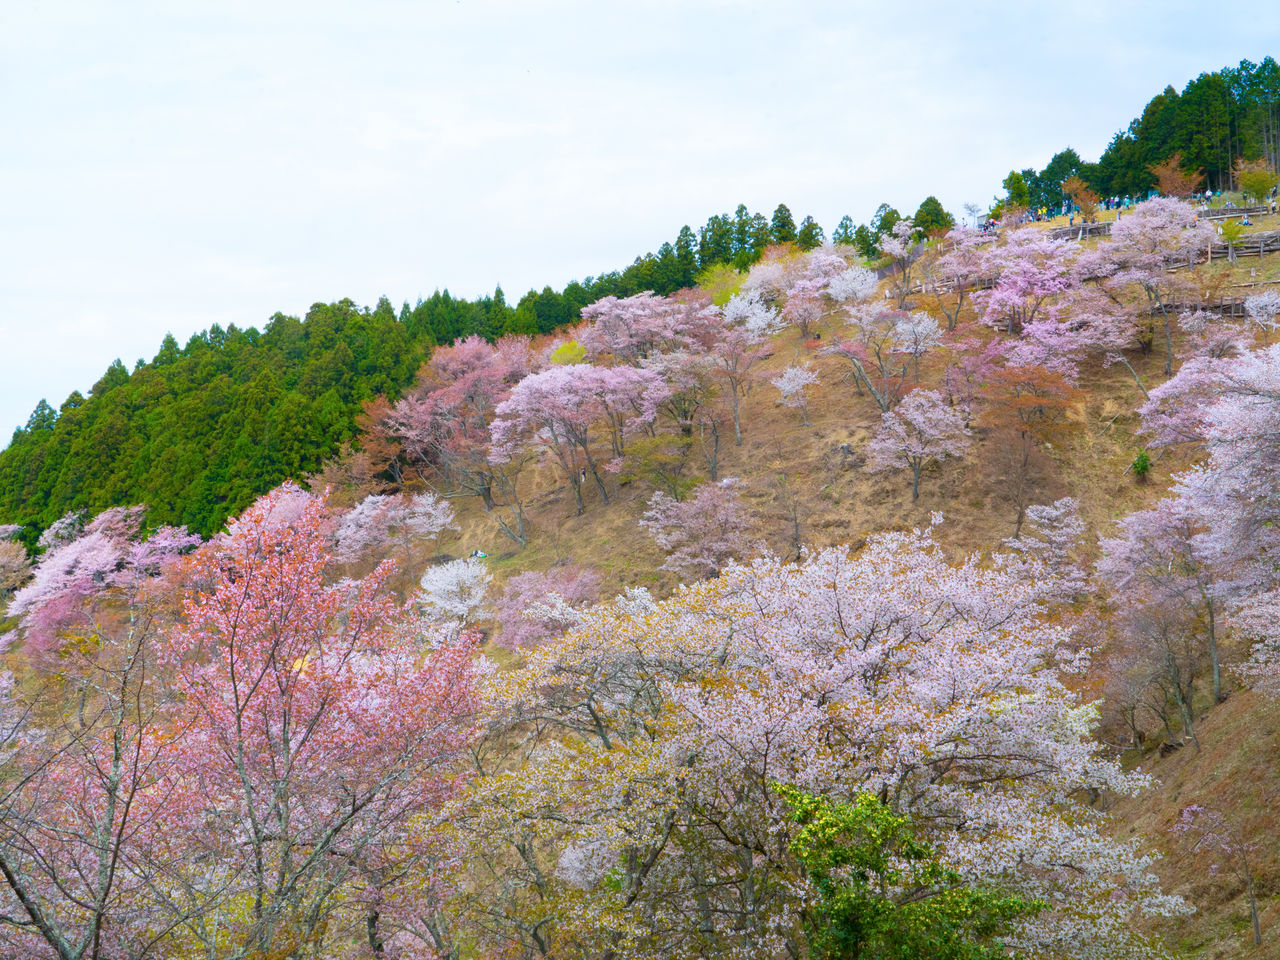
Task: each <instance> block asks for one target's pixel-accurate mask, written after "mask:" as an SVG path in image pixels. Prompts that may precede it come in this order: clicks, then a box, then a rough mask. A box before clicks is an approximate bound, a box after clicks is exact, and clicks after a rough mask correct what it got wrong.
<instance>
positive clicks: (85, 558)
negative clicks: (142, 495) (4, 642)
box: [0, 510, 199, 960]
mask: <svg viewBox="0 0 1280 960" xmlns="http://www.w3.org/2000/svg"><path fill="white" fill-rule="evenodd" d="M130 512H131V511H127V510H111V511H106V512H105V513H104V514H100V515H99V517H98V518H96V519H95V520H94V521H93V522H91V523H90V524H89V525H88V529H87V530H86V531H85V532H83V533H80V532H79V531H80V530H81V527H82V525H81V524H80V523H79V522H78V521H77V522H76V523H75V524H70V525H64V531H65V536H57V537H53V538H50V540H49V541H47V550H46V552H45V554H44V555H43V556H42V557H41V558H40V562H39V564H38V565H37V568H36V576H35V578H34V579H33V581H32V583H31V584H30V585H29V586H28V587H27V588H24V590H22V591H20V602H18V601H16V602H15V604H14V607H13V608H11V610H10V613H12V614H14V615H16V616H17V617H18V618H19V620H18V624H19V625H18V628H17V630H16V631H14V637H15V639H16V640H17V641H18V642H19V643H21V644H22V658H23V661H24V676H23V682H22V683H21V684H9V683H4V684H0V686H3V687H4V689H3V691H0V755H2V756H3V758H4V761H5V773H6V776H5V778H4V783H3V786H2V787H0V950H2V951H3V952H4V953H5V955H11V956H42V957H57V958H59V960H90V958H101V960H105V958H109V957H121V956H128V957H140V958H141V957H147V956H150V955H153V954H155V952H156V951H157V948H158V945H159V944H160V943H161V941H162V940H163V939H164V938H165V937H166V936H167V935H168V934H169V933H170V932H171V931H172V930H173V929H174V927H175V926H176V925H178V924H179V923H180V922H182V920H183V919H185V917H186V911H185V910H179V911H178V912H177V913H174V912H172V911H170V910H169V909H167V908H166V907H165V906H164V905H162V904H160V903H158V902H157V900H156V897H155V891H156V890H157V889H161V888H168V887H171V886H172V885H173V884H175V883H176V882H177V878H176V877H175V876H174V874H173V873H172V871H171V866H172V865H171V864H170V863H169V862H167V861H166V860H164V859H163V858H157V857H155V856H153V854H154V852H155V848H154V847H153V846H152V844H151V842H150V840H151V838H153V837H154V836H155V835H156V829H155V816H154V811H151V810H148V798H149V797H152V796H155V795H160V796H163V795H164V794H165V793H166V785H165V778H166V776H167V774H168V772H169V770H170V760H171V752H172V750H173V748H174V745H175V744H176V743H177V742H178V740H180V738H181V736H182V734H183V730H182V728H181V727H180V726H179V727H176V728H175V727H171V726H169V725H168V723H167V717H166V712H167V710H168V709H169V708H171V706H172V703H173V693H174V692H173V690H172V688H171V686H170V685H169V684H167V683H165V682H164V678H163V676H162V675H161V674H160V673H159V672H158V671H157V669H156V661H157V652H156V647H157V644H158V642H159V635H160V633H161V631H162V630H163V629H164V626H165V622H166V612H165V604H164V603H163V596H164V591H163V589H161V587H162V583H161V581H160V580H159V579H158V577H159V576H160V575H161V574H163V573H165V571H166V570H167V569H168V568H169V567H170V565H171V564H172V563H173V562H174V561H175V560H176V559H177V558H178V557H179V556H180V555H181V554H182V553H184V552H185V551H187V550H189V549H190V548H191V547H192V546H193V545H194V544H195V543H198V542H199V538H197V537H192V536H190V535H189V534H187V533H186V531H185V530H182V529H175V528H172V527H162V528H161V529H160V530H157V531H156V532H155V533H154V534H153V535H152V536H151V537H150V538H149V539H147V540H141V539H138V532H137V523H135V522H132V521H128V522H122V518H124V517H125V516H126V515H128V514H129V513H130ZM132 514H133V519H135V520H136V519H138V518H139V517H140V511H137V510H134V511H132ZM130 537H132V539H129V538H130ZM8 545H9V544H7V543H6V544H0V546H8Z"/></svg>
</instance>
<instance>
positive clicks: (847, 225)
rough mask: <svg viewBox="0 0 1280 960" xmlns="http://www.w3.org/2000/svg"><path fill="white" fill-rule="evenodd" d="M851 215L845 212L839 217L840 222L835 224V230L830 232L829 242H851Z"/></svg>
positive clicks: (852, 228) (852, 240) (852, 239)
mask: <svg viewBox="0 0 1280 960" xmlns="http://www.w3.org/2000/svg"><path fill="white" fill-rule="evenodd" d="M854 229H855V228H854V225H853V217H851V216H849V215H848V214H847V213H846V214H845V215H844V216H843V217H841V218H840V222H839V223H838V224H836V228H835V230H834V231H833V232H832V234H831V242H832V243H839V244H850V245H851V244H853V243H854V238H853V231H854Z"/></svg>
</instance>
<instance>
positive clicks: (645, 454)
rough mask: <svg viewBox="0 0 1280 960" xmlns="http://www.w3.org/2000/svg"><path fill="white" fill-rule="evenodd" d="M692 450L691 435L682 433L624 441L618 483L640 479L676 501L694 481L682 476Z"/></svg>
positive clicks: (686, 491)
mask: <svg viewBox="0 0 1280 960" xmlns="http://www.w3.org/2000/svg"><path fill="white" fill-rule="evenodd" d="M692 449H693V438H692V437H686V436H684V435H675V436H672V435H668V434H662V433H660V434H658V435H657V436H652V437H649V436H640V437H636V438H635V439H634V440H632V441H631V442H630V444H628V448H627V455H626V458H625V461H624V463H623V466H622V469H621V471H620V472H619V473H618V482H619V483H632V482H634V481H636V480H640V481H643V482H645V483H647V484H648V485H649V486H651V487H653V488H654V489H656V490H661V491H662V492H663V493H665V494H667V495H668V496H670V497H674V498H675V499H676V500H683V499H684V498H685V495H686V494H688V492H689V490H690V489H692V487H693V486H694V484H695V483H696V479H695V478H692V477H687V476H685V473H686V472H687V469H688V466H689V453H690V451H691V450H692Z"/></svg>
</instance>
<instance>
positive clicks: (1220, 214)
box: [1200, 206, 1271, 220]
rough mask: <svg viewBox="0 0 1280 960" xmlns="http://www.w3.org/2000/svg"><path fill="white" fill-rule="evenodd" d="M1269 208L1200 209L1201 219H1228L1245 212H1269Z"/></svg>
mask: <svg viewBox="0 0 1280 960" xmlns="http://www.w3.org/2000/svg"><path fill="white" fill-rule="evenodd" d="M1270 212H1271V208H1270V207H1268V206H1261V207H1211V208H1210V209H1209V210H1207V211H1206V210H1204V209H1203V208H1201V210H1200V219H1201V220H1230V219H1231V218H1232V217H1241V216H1244V215H1245V214H1246V213H1249V214H1253V213H1270Z"/></svg>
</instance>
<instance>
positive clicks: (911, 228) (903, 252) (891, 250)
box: [880, 218, 920, 310]
mask: <svg viewBox="0 0 1280 960" xmlns="http://www.w3.org/2000/svg"><path fill="white" fill-rule="evenodd" d="M915 232H916V227H915V223H913V222H912V221H911V220H910V219H909V218H908V219H903V220H899V221H898V222H897V223H895V224H894V225H893V227H892V228H891V229H890V230H889V232H888V233H887V234H885V235H884V236H883V237H881V238H880V253H881V254H882V255H883V256H884V257H885V258H886V259H888V261H889V270H890V273H889V286H890V289H891V290H892V291H893V297H894V300H895V302H896V303H897V306H898V309H899V310H905V309H906V308H907V298H908V297H910V296H911V268H912V265H913V264H914V263H915V258H916V251H917V247H918V246H919V244H920V241H917V240H916V238H915Z"/></svg>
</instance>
